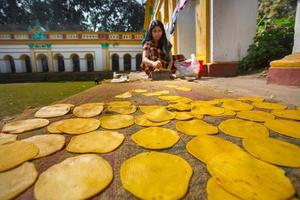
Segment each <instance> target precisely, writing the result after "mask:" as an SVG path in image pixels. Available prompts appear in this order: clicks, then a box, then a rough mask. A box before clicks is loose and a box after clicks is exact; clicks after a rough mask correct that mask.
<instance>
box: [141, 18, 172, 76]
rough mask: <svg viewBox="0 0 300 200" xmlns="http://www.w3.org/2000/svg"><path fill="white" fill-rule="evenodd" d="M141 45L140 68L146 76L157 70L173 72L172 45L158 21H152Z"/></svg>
mask: <svg viewBox="0 0 300 200" xmlns="http://www.w3.org/2000/svg"><path fill="white" fill-rule="evenodd" d="M142 43H143V61H142V64H141V68H142V69H143V70H144V71H145V72H146V74H147V75H150V73H151V72H152V71H159V70H168V71H172V72H173V73H174V72H175V68H174V67H173V59H172V53H171V48H172V44H171V43H170V42H169V41H168V39H167V37H166V32H165V28H164V25H163V24H162V23H161V22H160V21H159V20H154V21H152V23H151V24H150V27H149V29H148V31H147V33H146V35H145V38H144V40H143V41H142Z"/></svg>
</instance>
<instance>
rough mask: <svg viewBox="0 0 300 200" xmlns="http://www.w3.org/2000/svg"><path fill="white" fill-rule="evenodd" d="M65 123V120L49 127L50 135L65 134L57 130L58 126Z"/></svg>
mask: <svg viewBox="0 0 300 200" xmlns="http://www.w3.org/2000/svg"><path fill="white" fill-rule="evenodd" d="M62 123H64V120H61V121H56V122H53V123H51V124H50V125H48V126H47V131H48V132H49V133H63V132H62V131H60V130H58V129H57V126H59V125H60V124H62Z"/></svg>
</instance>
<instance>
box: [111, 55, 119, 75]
mask: <svg viewBox="0 0 300 200" xmlns="http://www.w3.org/2000/svg"><path fill="white" fill-rule="evenodd" d="M111 59H112V71H114V72H118V71H120V65H119V55H118V54H113V55H112V57H111Z"/></svg>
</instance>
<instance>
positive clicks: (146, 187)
mask: <svg viewBox="0 0 300 200" xmlns="http://www.w3.org/2000/svg"><path fill="white" fill-rule="evenodd" d="M192 174H193V170H192V168H191V166H190V165H189V163H188V162H187V161H185V160H184V159H182V158H181V157H179V156H176V155H172V154H168V153H160V152H145V153H140V154H138V155H136V156H134V157H131V158H129V159H128V160H126V161H125V162H124V163H123V164H122V165H121V170H120V176H121V182H122V185H123V187H124V188H125V189H126V190H128V191H129V192H131V193H132V194H133V195H134V196H136V197H138V198H140V199H181V198H182V197H183V196H184V195H185V194H186V192H187V190H188V187H189V182H190V179H191V176H192Z"/></svg>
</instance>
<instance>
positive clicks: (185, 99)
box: [170, 97, 193, 103]
mask: <svg viewBox="0 0 300 200" xmlns="http://www.w3.org/2000/svg"><path fill="white" fill-rule="evenodd" d="M192 101H193V100H192V99H190V98H187V97H180V98H179V99H176V100H171V101H170V102H172V103H190V102H192Z"/></svg>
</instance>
